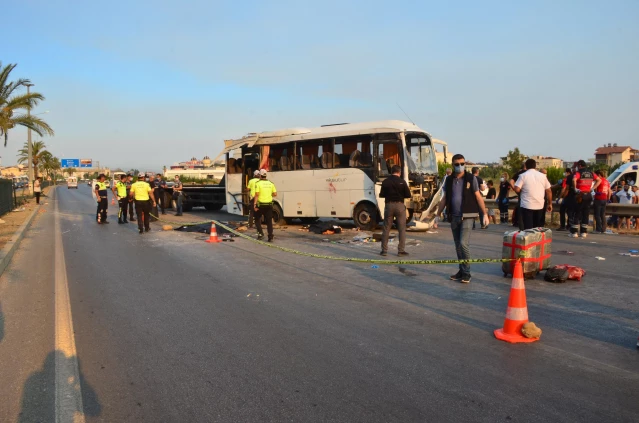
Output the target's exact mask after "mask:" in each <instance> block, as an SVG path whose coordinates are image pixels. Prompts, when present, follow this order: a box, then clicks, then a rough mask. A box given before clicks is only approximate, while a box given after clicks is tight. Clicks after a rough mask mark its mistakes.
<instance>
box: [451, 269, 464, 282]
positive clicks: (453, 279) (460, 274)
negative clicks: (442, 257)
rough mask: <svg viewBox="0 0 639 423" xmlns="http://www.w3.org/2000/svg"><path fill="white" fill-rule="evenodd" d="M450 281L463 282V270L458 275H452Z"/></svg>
mask: <svg viewBox="0 0 639 423" xmlns="http://www.w3.org/2000/svg"><path fill="white" fill-rule="evenodd" d="M450 280H451V281H460V280H462V272H461V270H460V271H459V272H457V273H455V274H454V275H450Z"/></svg>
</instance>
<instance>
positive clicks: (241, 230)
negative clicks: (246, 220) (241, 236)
mask: <svg viewBox="0 0 639 423" xmlns="http://www.w3.org/2000/svg"><path fill="white" fill-rule="evenodd" d="M235 230H236V231H238V232H246V231H247V230H248V226H238V227H237V228H235Z"/></svg>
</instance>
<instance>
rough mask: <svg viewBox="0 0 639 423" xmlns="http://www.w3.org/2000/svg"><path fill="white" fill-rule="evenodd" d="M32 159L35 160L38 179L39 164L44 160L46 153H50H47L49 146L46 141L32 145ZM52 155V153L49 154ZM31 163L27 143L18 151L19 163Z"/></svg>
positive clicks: (34, 169)
mask: <svg viewBox="0 0 639 423" xmlns="http://www.w3.org/2000/svg"><path fill="white" fill-rule="evenodd" d="M31 153H32V154H31V157H32V158H33V162H32V164H33V171H34V172H35V177H36V178H37V177H38V169H39V164H40V162H41V161H42V159H43V155H45V153H49V152H48V151H47V146H46V145H45V144H44V141H36V142H34V143H32V144H31ZM49 154H50V153H49ZM28 161H29V143H28V142H25V143H24V147H22V148H21V149H20V150H18V163H21V164H25V163H27V162H28Z"/></svg>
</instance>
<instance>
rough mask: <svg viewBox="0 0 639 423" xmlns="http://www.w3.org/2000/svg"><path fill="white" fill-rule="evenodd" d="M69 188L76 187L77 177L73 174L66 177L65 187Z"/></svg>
mask: <svg viewBox="0 0 639 423" xmlns="http://www.w3.org/2000/svg"><path fill="white" fill-rule="evenodd" d="M71 188H75V189H78V178H76V177H75V176H71V177H69V178H67V189H71Z"/></svg>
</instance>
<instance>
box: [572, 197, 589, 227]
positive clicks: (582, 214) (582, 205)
mask: <svg viewBox="0 0 639 423" xmlns="http://www.w3.org/2000/svg"><path fill="white" fill-rule="evenodd" d="M591 202H592V195H591V194H590V193H589V192H584V193H582V194H581V202H579V201H575V203H574V204H573V205H572V206H573V207H572V208H571V213H570V233H573V234H578V233H579V229H581V233H582V234H585V233H588V223H590V203H591Z"/></svg>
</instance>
